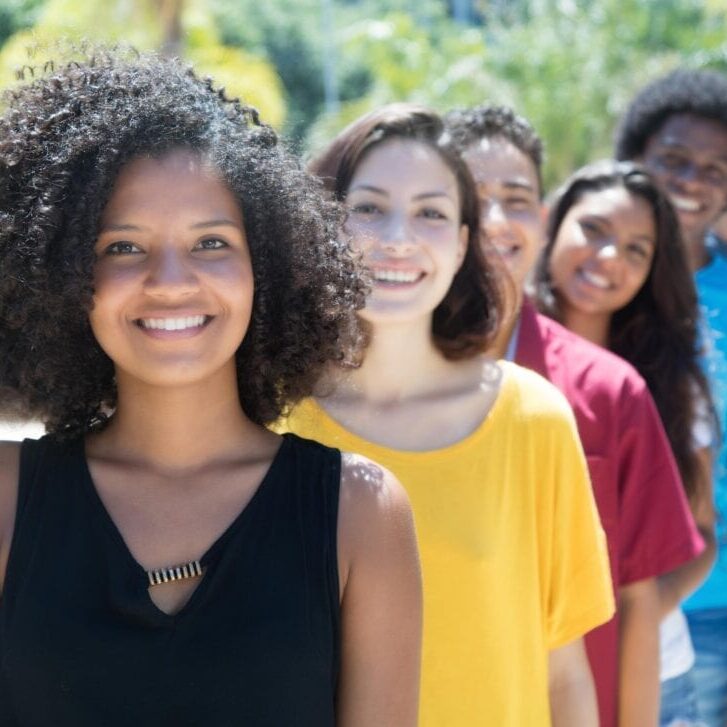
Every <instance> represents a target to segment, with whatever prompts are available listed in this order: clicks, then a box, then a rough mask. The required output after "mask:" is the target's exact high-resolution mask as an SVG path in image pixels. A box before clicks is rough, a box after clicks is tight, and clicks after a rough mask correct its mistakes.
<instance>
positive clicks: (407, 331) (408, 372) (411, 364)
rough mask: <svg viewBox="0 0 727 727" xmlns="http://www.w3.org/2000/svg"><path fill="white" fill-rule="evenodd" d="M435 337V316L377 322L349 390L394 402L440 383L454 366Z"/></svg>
mask: <svg viewBox="0 0 727 727" xmlns="http://www.w3.org/2000/svg"><path fill="white" fill-rule="evenodd" d="M451 365H452V364H451V362H448V361H447V360H446V359H445V358H444V356H443V355H442V354H441V353H440V351H439V350H438V349H437V347H436V346H435V345H434V343H433V341H432V335H431V318H429V317H428V318H424V319H422V320H421V321H417V322H416V323H411V322H406V323H402V324H386V325H376V326H373V331H372V334H371V340H370V342H369V345H368V348H367V349H366V354H365V357H364V361H363V363H362V365H361V366H360V367H359V368H358V369H355V370H354V371H352V372H351V374H350V376H349V377H347V378H348V381H347V386H346V388H347V389H348V390H349V393H352V392H355V393H356V395H357V396H361V397H363V398H364V399H366V400H367V401H371V402H377V403H381V404H390V403H395V402H397V401H401V400H403V399H407V398H409V397H413V396H417V395H418V394H421V393H423V392H426V391H431V390H432V389H433V388H436V387H437V382H438V381H439V379H440V376H441V375H442V372H443V371H444V370H445V369H446V368H447V367H448V366H451Z"/></svg>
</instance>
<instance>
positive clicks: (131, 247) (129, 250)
mask: <svg viewBox="0 0 727 727" xmlns="http://www.w3.org/2000/svg"><path fill="white" fill-rule="evenodd" d="M143 252H144V251H143V250H142V249H141V248H140V247H138V246H137V245H135V244H134V243H133V242H128V241H127V240H120V241H119V242H112V243H111V244H110V245H109V246H108V247H106V248H105V249H104V251H103V254H104V255H139V254H140V253H143Z"/></svg>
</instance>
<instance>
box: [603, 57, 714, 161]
mask: <svg viewBox="0 0 727 727" xmlns="http://www.w3.org/2000/svg"><path fill="white" fill-rule="evenodd" d="M676 114H693V115H694V116H700V117H702V118H705V119H711V120H713V121H717V122H718V123H720V124H722V125H723V126H724V127H725V130H727V76H725V75H724V74H723V73H719V72H717V71H710V70H693V69H686V68H682V69H678V70H676V71H672V72H671V73H669V74H668V75H666V76H663V77H661V78H659V79H657V80H656V81H654V82H652V83H650V84H649V85H647V86H645V87H644V88H643V89H641V91H639V93H638V94H636V96H635V98H634V99H633V101H632V102H631V104H630V105H629V107H628V108H627V110H626V113H625V114H624V116H623V118H622V119H621V122H620V123H619V125H618V128H617V130H616V137H615V148H616V149H615V152H616V158H617V159H635V158H637V157H639V156H641V155H642V154H643V152H644V149H645V148H646V145H647V143H648V142H649V139H650V138H651V137H652V136H653V135H654V134H656V133H657V132H658V131H659V129H660V128H661V127H662V126H663V125H664V123H665V122H666V121H667V119H668V118H669V117H670V116H674V115H676Z"/></svg>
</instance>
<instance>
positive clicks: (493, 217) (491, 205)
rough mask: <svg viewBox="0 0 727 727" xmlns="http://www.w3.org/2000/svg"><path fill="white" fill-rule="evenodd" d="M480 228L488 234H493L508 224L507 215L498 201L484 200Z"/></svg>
mask: <svg viewBox="0 0 727 727" xmlns="http://www.w3.org/2000/svg"><path fill="white" fill-rule="evenodd" d="M481 207H482V209H481V211H480V227H481V229H482V230H483V231H484V232H485V233H486V234H492V233H493V232H495V231H496V230H498V229H499V228H501V227H502V226H503V225H506V224H507V215H506V214H505V210H503V208H502V205H501V204H500V203H499V202H498V201H497V200H484V201H483V202H482V203H481Z"/></svg>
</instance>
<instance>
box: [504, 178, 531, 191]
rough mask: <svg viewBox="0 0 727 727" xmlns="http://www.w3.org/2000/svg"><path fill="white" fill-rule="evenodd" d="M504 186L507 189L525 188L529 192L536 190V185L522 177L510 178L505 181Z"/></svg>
mask: <svg viewBox="0 0 727 727" xmlns="http://www.w3.org/2000/svg"><path fill="white" fill-rule="evenodd" d="M503 187H505V188H506V189H524V190H526V191H527V192H534V191H535V187H533V185H532V184H530V182H526V181H524V180H521V179H508V180H506V181H504V182H503Z"/></svg>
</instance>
